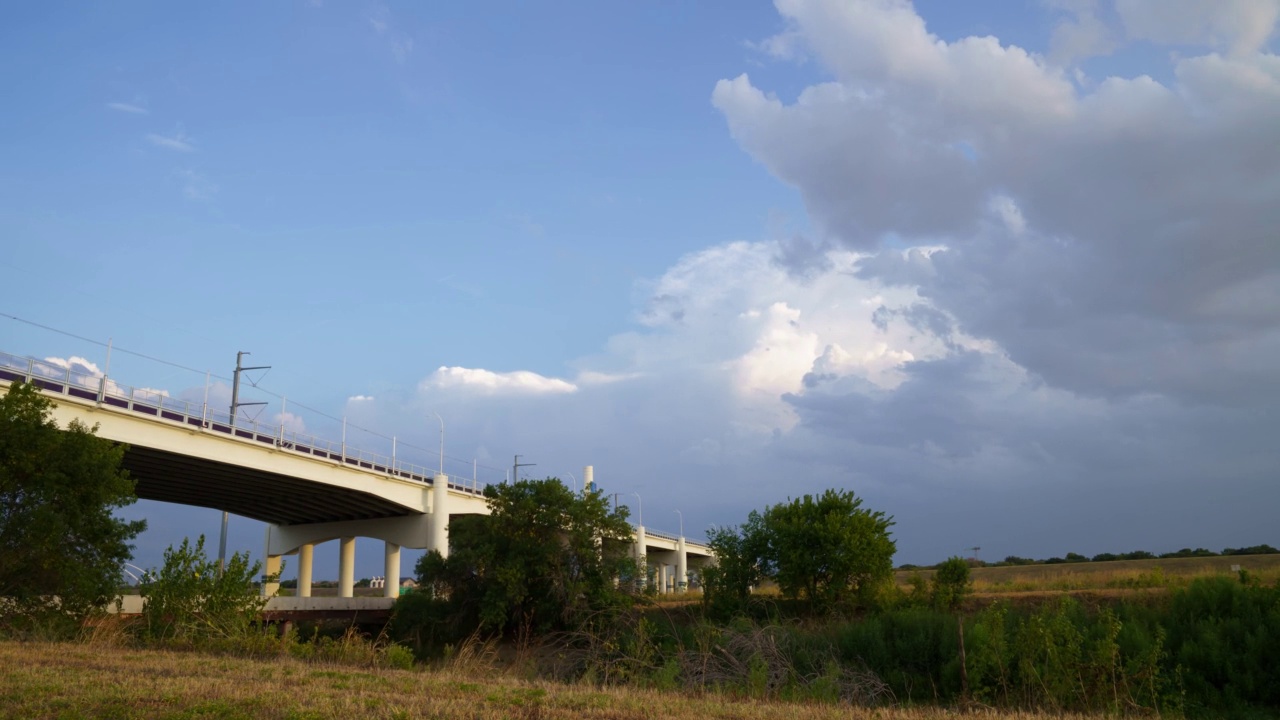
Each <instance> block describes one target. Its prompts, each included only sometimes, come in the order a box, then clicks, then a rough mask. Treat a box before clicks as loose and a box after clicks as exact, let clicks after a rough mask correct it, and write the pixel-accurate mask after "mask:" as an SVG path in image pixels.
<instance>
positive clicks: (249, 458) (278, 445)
mask: <svg viewBox="0 0 1280 720" xmlns="http://www.w3.org/2000/svg"><path fill="white" fill-rule="evenodd" d="M14 382H31V383H34V384H35V385H36V386H38V387H39V388H41V389H42V390H43V391H44V392H45V393H46V394H49V395H54V396H56V397H55V398H54V402H55V407H54V410H53V417H54V419H55V420H56V421H57V422H58V424H59V426H61V427H66V426H67V424H68V423H70V422H71V421H72V420H79V421H81V422H83V423H85V424H86V425H88V426H90V427H92V426H94V425H97V426H98V435H99V436H100V437H103V438H106V439H108V440H112V441H114V442H117V443H123V444H126V445H127V447H128V449H127V450H126V452H125V455H124V467H125V469H126V470H128V471H129V474H130V476H132V477H133V478H134V480H135V481H136V491H137V495H138V497H139V498H141V499H145V500H159V501H162V502H171V503H179V504H183V505H194V506H199V507H207V508H213V509H215V510H224V511H227V512H230V513H233V514H235V515H240V516H243V517H247V518H252V519H254V520H260V521H262V522H264V523H266V524H267V528H266V540H265V551H264V555H265V558H266V561H265V563H264V565H265V572H266V574H267V575H277V574H278V573H279V570H280V563H281V558H282V557H284V556H286V555H297V567H298V590H297V594H298V596H299V597H301V598H309V597H311V590H312V577H311V576H312V564H313V558H314V551H315V546H316V545H318V544H320V543H324V542H327V541H329V540H334V539H337V540H339V545H338V547H339V556H338V595H339V597H342V598H351V597H353V596H354V586H355V539H356V538H357V537H367V538H374V539H378V540H382V541H383V542H384V544H385V546H384V556H383V560H384V571H385V577H387V578H399V577H400V576H401V575H400V550H401V548H403V547H407V548H413V549H426V550H438V551H439V552H440V553H441V554H442V555H445V556H447V555H448V553H449V518H450V517H451V516H453V515H467V514H480V515H487V514H489V506H488V503H487V502H486V501H485V499H484V495H483V490H482V489H481V488H479V487H478V484H477V483H476V482H475V481H472V483H471V484H469V485H468V484H467V483H466V482H465V481H462V480H460V479H458V478H450V477H449V476H448V475H445V474H443V473H441V472H437V471H433V470H428V469H426V468H423V467H420V466H416V465H413V464H411V463H406V462H403V461H402V460H398V459H397V458H395V457H394V449H393V456H392V457H386V456H382V455H378V454H375V453H369V452H364V451H361V450H359V449H357V448H353V447H349V446H348V445H347V444H346V443H345V442H333V441H329V440H323V439H320V438H316V437H313V436H309V435H303V434H300V433H295V432H290V431H287V430H286V429H285V428H284V426H283V425H281V426H274V427H269V426H264V425H261V424H258V423H254V422H246V421H237V422H236V423H234V424H233V423H232V421H231V417H230V416H229V414H228V413H226V412H218V411H214V410H211V409H210V408H209V406H208V403H207V402H206V403H193V402H189V401H184V400H180V399H175V398H172V397H169V396H168V395H166V394H165V393H162V392H158V391H155V390H147V389H142V388H133V387H128V386H124V385H119V384H117V383H115V382H114V381H112V380H110V379H108V378H107V377H106V376H105V375H103V374H99V373H92V372H89V371H87V370H81V369H77V368H76V367H75V366H74V365H70V364H69V365H68V367H65V368H64V367H61V366H59V365H57V364H54V363H51V362H48V361H42V360H39V359H37V358H32V357H24V356H17V355H10V354H8V353H4V352H0V391H7V388H8V387H9V385H11V384H12V383H14ZM393 447H394V446H393ZM632 552H633V553H634V555H635V557H636V560H637V562H638V563H639V564H640V565H641V566H642V567H643V568H644V569H645V570H644V575H643V577H644V578H646V580H645V581H646V582H648V583H652V584H653V585H654V586H656V588H657V590H658V591H659V592H661V593H666V592H673V591H680V590H683V589H684V588H686V587H687V586H688V582H689V579H690V577H691V575H694V574H696V573H697V571H698V570H699V569H700V568H701V567H703V566H704V565H705V564H706V563H708V562H711V561H713V557H714V556H713V553H712V552H711V550H710V548H708V547H707V546H706V545H703V544H699V543H692V542H688V541H687V540H686V539H685V538H683V537H679V536H675V535H667V534H664V533H658V532H654V531H652V530H646V529H645V527H644V526H643V525H637V526H635V532H634V536H633V540H632ZM278 589H279V588H278V584H276V583H266V584H264V586H263V592H264V594H266V595H267V596H272V595H275V594H276V592H277V591H278ZM398 592H399V588H398V584H397V583H395V582H389V583H387V587H386V588H385V589H384V595H385V597H388V598H390V597H394V596H395V595H396V594H397V593H398Z"/></svg>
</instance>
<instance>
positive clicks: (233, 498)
mask: <svg viewBox="0 0 1280 720" xmlns="http://www.w3.org/2000/svg"><path fill="white" fill-rule="evenodd" d="M124 467H125V469H127V470H128V471H129V474H130V475H131V476H132V477H133V478H134V480H136V481H137V493H138V497H139V498H141V499H143V500H159V501H162V502H171V503H179V504H182V505H195V506H198V507H207V508H213V509H214V510H226V511H227V512H229V513H232V514H235V515H240V516H242V517H247V518H253V519H254V520H261V521H263V522H268V523H273V524H276V525H294V524H299V523H322V522H341V521H344V520H370V519H375V518H388V517H399V516H404V515H416V514H418V513H415V512H414V511H412V510H409V509H407V508H405V507H403V506H401V505H399V504H397V503H394V502H391V501H390V500H386V499H384V498H380V497H378V496H377V495H373V494H370V493H365V492H361V491H359V490H350V489H347V488H341V487H334V486H332V485H322V484H320V483H315V482H311V481H308V480H302V479H299V478H294V477H289V476H288V475H281V474H278V473H272V472H266V471H262V470H253V469H250V468H244V467H239V466H235V465H228V464H224V463H217V462H210V461H208V460H202V459H200V458H195V457H190V456H187V455H180V454H177V453H171V452H165V451H162V450H155V449H151V448H145V447H138V446H136V445H134V446H130V447H129V450H128V451H127V452H125V455H124Z"/></svg>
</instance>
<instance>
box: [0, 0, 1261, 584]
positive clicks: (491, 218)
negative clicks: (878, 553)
mask: <svg viewBox="0 0 1280 720" xmlns="http://www.w3.org/2000/svg"><path fill="white" fill-rule="evenodd" d="M1278 12H1280V10H1278V9H1277V3H1276V2H1275V1H1274V0H1241V2H1238V3H1235V4H1232V5H1224V4H1221V3H1217V2H1212V1H1210V0H1204V1H1202V2H1201V1H1198V0H1178V1H1177V2H1172V3H1170V4H1167V5H1164V4H1161V3H1160V2H1156V1H1155V0H1115V2H1109V1H1108V2H1104V1H1101V0H1099V1H1098V2H1094V1H1092V0H1043V1H1035V2H1031V1H1029V2H1024V3H1009V2H1003V1H997V0H983V1H981V2H970V3H954V2H950V1H949V0H921V1H920V2H916V3H914V4H911V3H908V2H905V0H903V1H901V2H900V1H898V0H849V2H837V1H836V0H779V1H778V2H777V4H776V5H775V4H770V3H764V2H756V3H743V2H705V3H663V4H659V3H632V4H623V5H617V4H614V5H602V4H599V3H571V2H563V3H551V4H547V3H542V4H537V5H536V6H535V5H529V4H516V3H508V4H499V5H491V6H486V7H480V6H477V5H475V4H459V5H453V6H445V5H440V4H430V5H428V4H416V3H405V4H381V3H365V2H352V3H339V2H323V3H312V2H301V1H299V2H292V3H288V2H282V3H276V4H270V5H266V6H263V5H260V4H251V3H227V4H221V5H218V6H216V7H215V6H207V7H206V6H200V7H195V6H187V5H174V4H168V3H131V4H125V5H120V4H113V5H97V6H82V7H69V6H65V7H58V6H49V5H42V4H34V5H24V6H13V7H9V8H6V9H5V10H4V11H3V13H4V18H3V22H0V91H2V92H3V97H4V98H5V106H6V109H5V111H4V112H3V113H0V237H2V238H3V239H4V240H3V246H4V251H3V252H0V272H2V273H3V274H4V276H5V278H6V281H5V282H4V283H3V284H0V312H3V313H6V314H8V315H12V316H17V317H20V318H23V319H25V320H30V321H33V322H36V323H40V324H43V325H47V326H51V327H54V328H57V329H59V330H62V331H65V332H68V333H72V334H74V335H80V336H84V337H87V338H91V339H94V340H98V341H102V342H105V341H106V340H107V339H108V338H111V340H112V342H113V343H114V344H115V346H116V347H119V348H125V349H128V350H134V351H137V352H141V353H144V354H146V355H149V356H152V357H156V358H162V359H164V360H167V361H169V362H172V363H176V364H178V365H182V366H185V367H188V368H192V369H193V370H197V371H198V370H205V369H208V370H211V371H212V372H213V373H215V374H220V375H224V376H225V375H228V374H229V372H230V370H231V367H232V365H233V363H234V357H235V352H236V351H237V350H249V351H252V353H253V355H252V356H251V360H252V361H253V363H254V364H264V365H271V366H272V368H273V369H272V370H271V371H270V372H269V373H268V374H267V375H266V376H265V377H264V378H262V381H261V384H262V386H263V387H264V388H267V389H269V390H270V391H272V392H273V393H275V394H276V395H283V396H287V397H289V398H294V399H296V400H295V402H300V403H302V404H305V405H306V406H307V407H308V408H314V409H315V410H318V411H323V412H324V413H325V414H327V415H329V416H332V417H341V416H343V415H347V416H349V417H353V418H358V419H359V422H360V423H362V424H363V425H364V426H366V427H370V428H372V429H374V430H377V431H378V432H379V433H382V434H384V435H387V436H390V435H396V436H398V437H399V438H405V442H408V443H415V444H416V445H418V446H420V447H422V448H432V447H434V446H435V442H436V440H437V436H436V435H435V434H434V433H436V432H438V426H437V425H436V421H435V418H434V416H433V415H432V414H431V413H432V412H441V414H442V415H443V416H444V417H445V418H446V421H447V424H448V426H449V431H448V432H447V439H448V450H447V453H446V454H447V455H449V456H450V457H451V458H455V460H453V461H452V462H454V463H455V465H456V468H455V470H454V471H455V472H459V471H460V468H462V467H463V466H465V465H466V464H467V463H468V460H469V459H471V458H475V459H477V461H478V462H480V463H481V464H486V465H488V466H490V467H494V468H496V467H502V466H505V465H507V464H509V462H510V456H511V455H512V454H514V453H521V454H522V455H525V456H526V457H527V458H528V459H529V460H530V461H533V462H537V463H538V466H537V468H536V469H535V471H536V474H546V473H551V474H558V475H566V474H567V473H575V474H576V473H579V472H580V469H581V467H582V466H583V465H585V464H594V465H595V466H596V472H597V478H598V479H599V480H600V481H601V483H602V484H604V485H606V486H607V487H609V488H610V489H611V490H619V491H624V492H630V491H633V490H635V491H639V492H641V493H642V494H643V495H644V497H645V506H646V507H645V510H646V518H662V520H654V521H650V522H648V523H647V524H649V525H652V526H654V527H656V528H659V529H661V528H663V527H667V528H668V529H673V528H674V525H675V522H676V516H675V513H674V511H675V510H676V509H680V510H681V511H682V513H683V515H684V517H685V520H686V527H687V528H699V529H704V528H706V527H707V526H709V525H712V524H732V523H736V522H740V521H741V520H742V518H743V517H744V516H745V513H746V512H747V511H748V510H750V509H752V508H759V507H763V506H765V505H767V504H770V503H774V502H779V501H782V500H784V499H786V497H788V496H795V495H798V494H803V493H805V492H815V491H819V490H821V489H822V488H825V487H833V486H834V487H847V488H850V489H854V490H855V491H857V492H859V494H862V495H864V496H866V497H867V500H868V505H870V506H872V507H875V508H877V509H884V510H885V511H887V512H889V513H891V514H894V515H895V516H896V517H897V519H898V528H897V532H898V540H899V550H900V553H899V560H900V561H902V562H908V561H910V562H932V561H936V560H938V559H941V558H944V557H946V556H948V555H951V554H954V553H957V552H959V551H960V550H961V549H962V548H964V547H970V546H973V545H981V546H983V547H984V548H986V549H987V550H986V552H990V553H994V554H995V555H996V556H1003V555H1005V554H1020V555H1041V556H1048V555H1053V554H1063V553H1065V552H1067V551H1073V552H1083V553H1086V554H1092V553H1096V552H1103V551H1119V550H1126V549H1132V548H1137V547H1142V548H1149V549H1152V550H1167V549H1177V548H1178V547H1182V546H1184V545H1191V546H1195V545H1197V544H1202V545H1206V546H1208V547H1212V548H1215V549H1220V548H1221V547H1222V546H1225V545H1242V544H1256V543H1259V542H1271V543H1272V544H1275V543H1276V540H1277V538H1275V537H1274V533H1273V531H1271V530H1270V527H1271V518H1270V517H1269V516H1268V515H1267V514H1266V513H1265V512H1263V511H1262V509H1261V508H1265V507H1274V505H1275V502H1274V501H1275V500H1277V499H1280V497H1277V495H1276V492H1277V490H1276V485H1275V483H1274V479H1275V475H1276V472H1277V468H1278V467H1280V456H1277V454H1276V451H1275V450H1274V449H1273V448H1272V443H1271V442H1270V440H1269V439H1268V437H1267V434H1266V432H1265V428H1266V427H1268V426H1270V427H1274V417H1273V412H1274V407H1276V401H1277V400H1280V397H1277V395H1276V393H1275V392H1274V391H1275V388H1276V387H1278V386H1280V383H1277V380H1280V376H1277V371H1276V370H1275V368H1276V367H1280V330H1278V329H1277V328H1278V327H1280V297H1278V296H1277V291H1276V289H1275V288H1276V287H1280V259H1278V258H1277V250H1276V248H1277V246H1278V244H1277V243H1275V241H1274V231H1273V229H1274V227H1276V226H1277V224H1276V220H1277V217H1276V213H1277V211H1276V209H1275V208H1276V207H1280V203H1277V202H1275V201H1276V200H1278V199H1280V198H1277V197H1276V196H1277V194H1280V184H1278V183H1280V180H1277V178H1278V177H1280V175H1278V174H1277V167H1280V158H1278V157H1277V152H1278V148H1280V142H1278V141H1280V135H1278V134H1277V130H1276V129H1275V128H1276V127H1280V124H1277V123H1276V122H1275V120H1276V119H1277V117H1280V110H1278V107H1280V100H1278V99H1277V98H1278V97H1280V95H1278V94H1277V88H1280V70H1278V69H1277V62H1278V61H1277V59H1276V55H1275V42H1274V29H1275V24H1276V17H1277V13H1278ZM0 349H3V350H5V351H7V352H11V353H17V354H32V355H37V356H40V357H59V358H70V357H73V356H79V357H83V358H85V359H86V360H87V361H89V362H92V363H95V364H96V365H97V366H99V367H100V368H105V360H106V357H105V348H103V347H102V346H100V345H95V344H92V343H86V342H84V341H81V340H76V339H74V338H71V337H68V336H66V335H60V334H57V333H53V332H49V331H47V330H42V329H40V328H36V327H34V326H31V325H29V324H25V323H22V322H18V321H14V320H10V319H8V318H0ZM442 368H448V369H449V370H442ZM111 375H112V377H113V378H116V379H117V380H119V381H120V382H122V383H127V384H134V385H146V386H152V387H163V388H165V389H167V390H169V391H170V392H172V393H174V394H179V393H182V392H187V393H192V392H196V393H198V392H199V391H200V390H202V388H203V384H204V381H203V377H202V374H201V373H199V372H186V371H181V370H177V369H175V368H174V367H172V366H167V365H161V364H157V363H151V362H147V361H144V360H141V359H139V358H137V357H135V356H131V355H128V354H125V353H115V354H114V355H113V357H112V366H111ZM556 381H559V383H560V384H556ZM216 392H217V389H216V388H215V395H216ZM266 397H268V398H270V397H271V396H266ZM353 398H373V399H372V400H367V399H360V400H353ZM274 401H275V400H273V402H274ZM278 412H279V408H278V407H275V406H270V407H268V408H267V409H266V410H265V415H263V416H261V417H262V418H263V419H264V420H268V421H270V420H271V419H272V418H273V413H278ZM300 414H301V416H302V417H300V418H298V419H297V422H301V423H303V425H304V426H305V428H306V429H307V430H309V431H314V432H317V433H329V432H332V431H333V428H334V424H333V422H332V420H329V419H326V418H324V417H321V416H319V415H315V416H311V417H308V416H307V414H306V413H300ZM370 442H373V443H380V442H383V441H382V440H380V439H377V438H371V439H370ZM423 452H424V455H423V460H424V462H425V463H433V462H434V460H435V459H434V458H431V457H429V456H428V455H427V454H426V453H425V450H424V451H423ZM1102 495H1105V496H1107V497H1110V498H1112V502H1109V503H1106V504H1105V506H1104V507H1101V508H1100V507H1098V503H1096V498H1097V497H1099V496H1102ZM1206 507H1208V508H1210V509H1209V510H1207V511H1206ZM130 512H136V513H139V514H141V515H142V516H146V517H148V518H149V519H150V520H151V523H152V530H150V531H149V532H148V533H147V535H145V536H144V537H143V538H142V539H141V540H140V542H139V551H138V557H139V560H140V561H142V562H143V564H154V563H155V562H158V559H159V550H160V549H162V548H163V547H164V546H165V545H167V544H169V543H170V542H175V541H176V540H177V539H180V537H181V536H182V535H183V534H185V533H187V532H192V531H193V528H199V529H200V530H201V531H204V532H209V533H213V532H214V531H215V530H216V518H215V517H213V516H214V513H211V512H209V511H204V510H193V509H189V508H175V507H172V506H161V505H157V504H154V503H142V504H140V505H139V506H138V508H137V509H136V510H131V511H130ZM234 527H235V533H234V534H233V545H234V546H236V547H240V548H244V549H250V550H252V551H253V552H255V553H257V552H259V551H260V548H259V546H260V545H261V525H259V524H256V523H253V522H251V521H247V520H237V521H236V523H235V524H234ZM699 531H700V530H699ZM691 534H693V533H691ZM360 547H361V550H360V554H361V559H360V560H359V562H360V563H361V568H362V570H363V574H365V575H369V574H374V573H376V572H377V570H378V563H379V562H380V560H379V558H380V557H381V553H380V552H375V551H374V549H366V547H365V545H364V544H363V543H362V544H361V546H360ZM369 548H372V546H369ZM326 552H327V551H326ZM984 554H985V552H984ZM328 555H336V550H335V551H334V552H333V553H327V554H323V553H322V554H321V555H318V556H317V557H318V560H317V562H318V563H320V565H319V568H318V572H320V574H321V575H323V574H324V572H325V569H326V568H327V565H326V564H325V563H326V562H328V560H326V559H325V558H327V556H328ZM366 566H367V567H366ZM406 572H407V571H406Z"/></svg>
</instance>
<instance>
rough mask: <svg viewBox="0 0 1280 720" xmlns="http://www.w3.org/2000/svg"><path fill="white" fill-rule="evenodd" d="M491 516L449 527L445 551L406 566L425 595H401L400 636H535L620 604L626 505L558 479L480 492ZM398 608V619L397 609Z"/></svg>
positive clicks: (625, 569) (627, 559) (627, 543)
mask: <svg viewBox="0 0 1280 720" xmlns="http://www.w3.org/2000/svg"><path fill="white" fill-rule="evenodd" d="M485 499H486V500H487V501H488V505H489V509H490V514H489V515H478V516H470V517H461V518H455V519H454V520H453V521H451V522H450V527H449V539H450V542H449V546H450V554H449V557H448V558H447V559H446V558H444V557H442V556H441V555H440V553H438V552H435V551H432V552H431V553H428V554H427V555H425V556H423V558H422V559H421V560H419V562H418V564H417V566H416V568H415V570H416V572H417V575H418V582H419V583H420V586H421V587H422V588H423V589H424V590H425V591H426V593H428V594H429V596H430V597H432V598H434V599H430V600H428V599H424V597H426V595H425V594H424V593H417V594H416V595H417V596H418V597H412V598H411V599H406V600H405V601H404V602H403V603H402V604H401V608H400V609H398V611H397V614H398V615H401V617H399V618H398V626H399V628H400V630H401V631H402V632H405V633H408V634H412V635H415V636H417V639H418V641H419V642H421V641H422V639H423V638H422V637H421V634H422V631H423V627H427V628H428V634H431V635H432V636H433V637H432V638H431V639H433V640H435V641H436V642H449V641H451V640H450V638H449V636H453V637H457V636H459V635H466V634H469V633H470V632H472V631H473V630H475V629H481V630H484V631H501V632H507V633H521V634H538V633H543V632H547V631H552V630H560V629H566V628H572V627H575V626H577V625H578V624H579V623H580V622H582V621H583V620H584V619H585V618H586V617H588V616H589V615H590V614H592V613H593V612H596V611H598V610H601V609H605V608H608V607H610V606H613V605H615V604H617V603H618V602H620V601H621V600H622V599H623V597H624V593H623V592H622V591H621V590H620V589H619V587H615V585H617V583H616V582H615V581H616V580H617V579H618V578H619V577H625V576H627V575H629V574H631V573H634V568H635V565H634V561H633V560H632V559H631V542H632V530H631V526H630V524H628V522H627V510H626V508H620V509H616V510H610V508H609V504H608V501H607V499H606V498H605V496H604V495H603V494H602V493H600V492H598V491H597V492H591V491H584V492H582V493H574V492H573V491H572V490H570V489H569V488H568V487H566V486H565V485H564V483H562V482H561V481H560V480H559V479H557V478H547V479H546V480H521V481H519V482H515V483H510V484H504V485H490V486H489V487H487V488H485ZM401 610H402V611H403V613H402V612H401Z"/></svg>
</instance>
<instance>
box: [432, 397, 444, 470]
mask: <svg viewBox="0 0 1280 720" xmlns="http://www.w3.org/2000/svg"><path fill="white" fill-rule="evenodd" d="M431 414H432V415H435V416H436V419H437V420H439V421H440V474H441V475H443V474H444V418H442V417H440V413H438V412H436V411H434V410H432V411H431Z"/></svg>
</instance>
